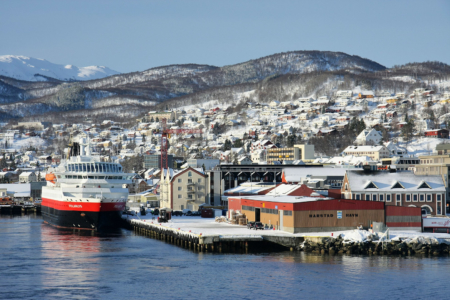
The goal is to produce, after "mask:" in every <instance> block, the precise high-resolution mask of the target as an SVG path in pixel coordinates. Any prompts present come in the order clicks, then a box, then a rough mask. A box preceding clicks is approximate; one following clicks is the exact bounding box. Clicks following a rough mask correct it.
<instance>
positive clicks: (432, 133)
mask: <svg viewBox="0 0 450 300" xmlns="http://www.w3.org/2000/svg"><path fill="white" fill-rule="evenodd" d="M424 135H425V137H430V138H439V139H448V129H433V130H427V131H425V133H424Z"/></svg>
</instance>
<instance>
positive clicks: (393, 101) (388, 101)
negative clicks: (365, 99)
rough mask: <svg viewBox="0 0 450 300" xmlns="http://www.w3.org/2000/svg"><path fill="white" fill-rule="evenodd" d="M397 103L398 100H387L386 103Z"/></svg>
mask: <svg viewBox="0 0 450 300" xmlns="http://www.w3.org/2000/svg"><path fill="white" fill-rule="evenodd" d="M397 101H398V99H397V98H389V99H386V103H389V104H394V103H397Z"/></svg>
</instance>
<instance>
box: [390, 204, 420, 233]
mask: <svg viewBox="0 0 450 300" xmlns="http://www.w3.org/2000/svg"><path fill="white" fill-rule="evenodd" d="M386 226H387V227H391V228H395V227H406V228H407V227H416V228H417V227H422V209H421V208H420V207H402V206H391V205H386Z"/></svg>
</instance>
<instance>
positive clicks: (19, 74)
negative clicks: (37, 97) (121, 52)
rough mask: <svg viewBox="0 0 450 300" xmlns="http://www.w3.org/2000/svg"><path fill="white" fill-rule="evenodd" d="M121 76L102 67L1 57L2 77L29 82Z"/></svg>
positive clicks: (0, 73) (10, 56)
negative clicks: (50, 79)
mask: <svg viewBox="0 0 450 300" xmlns="http://www.w3.org/2000/svg"><path fill="white" fill-rule="evenodd" d="M116 74H120V73H119V72H117V71H114V70H111V69H109V68H107V67H102V66H88V67H81V68H79V67H76V66H73V65H58V64H54V63H52V62H49V61H47V60H45V59H41V58H33V57H27V56H18V55H1V56H0V75H4V76H8V77H12V78H16V79H20V80H27V81H46V80H48V79H49V78H47V77H50V78H55V79H58V80H64V81H68V80H91V79H100V78H104V77H108V76H111V75H116Z"/></svg>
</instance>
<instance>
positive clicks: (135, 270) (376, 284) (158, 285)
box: [0, 216, 450, 299]
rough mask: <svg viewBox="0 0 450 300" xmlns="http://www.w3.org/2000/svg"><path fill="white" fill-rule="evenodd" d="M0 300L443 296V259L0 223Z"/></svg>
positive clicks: (448, 271) (449, 271) (446, 267)
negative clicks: (206, 249)
mask: <svg viewBox="0 0 450 300" xmlns="http://www.w3.org/2000/svg"><path fill="white" fill-rule="evenodd" d="M0 237H1V238H2V243H0V252H1V253H2V254H3V256H4V258H7V259H3V260H0V278H2V280H0V290H1V291H2V292H1V294H0V295H1V296H0V298H5V299H12V298H20V299H53V298H55V299H56V298H58V299H125V298H127V299H139V298H144V299H146V298H149V295H155V294H157V295H158V297H160V298H163V299H168V298H170V299H172V298H173V299H212V298H232V299H233V298H238V299H268V298H276V299H286V298H288V299H298V298H306V299H310V298H316V299H321V298H333V299H348V298H352V299H359V298H367V297H370V298H373V299H386V298H388V299H391V298H396V299H401V298H432V299H434V298H436V299H439V298H447V294H446V289H445V286H446V284H447V283H446V278H447V277H448V276H450V259H449V258H443V257H440V258H419V257H406V258H401V257H386V256H383V257H381V256H380V257H378V256H372V257H369V256H356V255H355V256H346V255H335V256H329V255H316V254H307V253H303V252H289V251H287V252H278V253H252V254H248V255H245V254H244V255H243V254H229V253H227V254H217V253H196V252H193V251H189V250H187V249H183V248H180V247H178V246H175V245H171V244H168V243H165V242H163V241H160V240H155V239H151V238H148V237H143V236H139V235H135V234H134V233H133V232H132V231H126V230H123V231H119V232H116V233H112V234H102V235H98V234H93V235H92V234H91V233H90V232H86V231H80V232H78V231H76V232H73V231H71V230H69V231H64V230H58V229H55V228H53V227H51V226H49V225H44V224H43V223H42V220H41V219H40V218H37V217H31V216H25V217H23V218H2V217H0Z"/></svg>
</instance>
